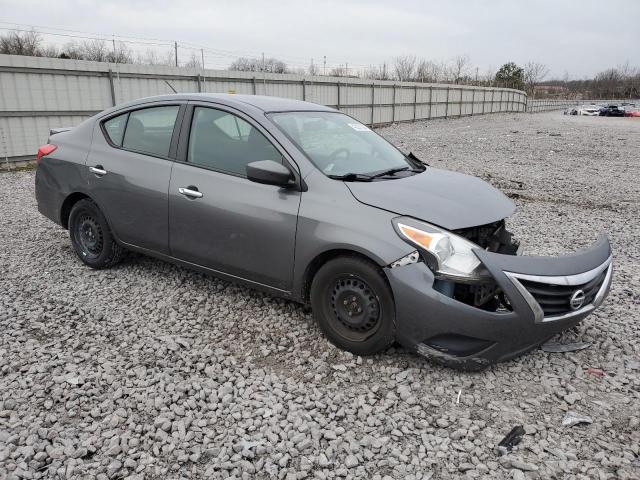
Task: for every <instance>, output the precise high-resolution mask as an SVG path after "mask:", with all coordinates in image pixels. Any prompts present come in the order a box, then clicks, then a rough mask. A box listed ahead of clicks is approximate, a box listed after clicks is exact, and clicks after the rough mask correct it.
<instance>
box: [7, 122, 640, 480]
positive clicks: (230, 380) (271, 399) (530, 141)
mask: <svg viewBox="0 0 640 480" xmlns="http://www.w3.org/2000/svg"><path fill="white" fill-rule="evenodd" d="M379 131H380V133H382V134H383V135H385V136H386V137H388V138H389V139H391V140H392V141H394V142H395V143H396V144H398V145H399V146H400V147H401V148H403V149H404V150H406V151H413V152H414V153H415V154H416V155H417V156H418V157H420V158H422V159H424V160H425V161H427V162H428V163H430V164H431V165H432V166H434V167H442V168H448V169H452V170H456V171H461V172H464V173H471V174H474V175H479V176H481V177H482V178H484V179H486V180H487V181H489V182H490V183H492V184H493V185H494V186H496V187H497V188H499V189H501V190H502V191H504V192H506V193H507V194H508V195H510V196H511V197H512V198H514V201H515V202H516V204H517V206H518V211H517V213H516V214H515V215H514V217H513V218H512V219H510V220H509V227H510V228H511V230H513V232H514V233H515V235H516V236H517V237H518V238H520V239H521V240H522V241H523V244H524V246H525V251H526V252H528V253H531V254H539V255H557V254H561V253H566V252H570V251H574V250H576V249H578V248H581V247H585V246H587V245H588V244H589V243H591V242H592V241H593V240H594V239H595V238H596V236H597V233H598V232H600V231H603V230H604V231H607V232H609V234H610V236H611V240H612V243H613V250H614V261H615V270H614V282H613V286H612V289H611V294H610V297H609V299H608V300H607V301H606V302H605V304H604V305H603V306H602V308H600V309H599V310H597V311H596V312H595V313H594V314H593V315H591V316H590V317H589V318H588V319H587V320H586V321H584V322H583V323H582V324H580V325H579V326H577V327H575V328H573V329H571V330H570V331H568V332H565V333H563V334H561V335H559V336H557V338H555V339H554V341H557V342H561V343H569V342H590V343H591V347H590V348H588V349H586V350H582V351H579V352H573V353H564V354H557V353H556V354H552V353H544V352H541V351H540V350H535V351H532V352H530V353H528V354H527V355H525V356H523V357H520V358H518V359H515V360H513V361H509V362H506V363H503V364H499V365H496V366H494V367H492V368H490V369H488V370H485V371H483V372H479V373H474V374H468V373H463V372H456V371H453V370H449V369H446V368H443V367H439V366H437V365H433V364H431V363H429V362H427V361H426V360H424V359H423V358H420V357H418V356H416V355H413V354H410V353H409V352H406V351H404V350H403V349H402V348H399V347H394V348H391V349H389V351H387V352H385V353H383V354H380V355H376V356H374V357H371V358H362V357H357V356H353V355H350V354H346V353H344V352H341V351H340V350H338V349H336V348H335V347H333V346H332V345H331V344H329V343H328V342H327V340H326V339H325V338H324V337H323V336H322V334H321V333H320V331H319V329H318V327H317V326H316V325H315V324H314V323H313V321H312V318H311V315H310V313H309V311H308V309H306V308H303V307H301V306H299V305H296V304H293V303H291V302H288V301H285V300H281V299H276V298H272V297H270V296H267V295H264V294H262V293H260V292H258V291H255V290H250V289H247V288H245V287H242V286H239V285H234V284H231V283H228V282H224V281H221V280H218V279H215V278H212V277H206V276H203V275H201V274H199V273H195V272H192V271H189V270H186V269H183V268H180V267H176V266H173V265H170V264H167V263H164V262H161V261H158V260H154V259H151V258H148V257H144V256H139V255H133V254H131V255H129V256H128V257H127V258H126V259H125V261H124V262H123V263H122V264H120V265H118V266H116V267H115V268H112V269H110V270H105V271H94V270H91V269H88V268H86V267H84V266H83V265H81V263H80V262H79V261H78V260H77V259H76V258H75V257H74V255H73V252H72V249H71V247H70V244H69V240H68V234H67V232H66V231H64V230H63V229H61V228H60V227H58V226H56V225H54V224H52V223H51V222H49V221H48V220H46V219H45V218H43V217H42V216H41V215H40V214H38V212H37V209H36V205H35V201H34V196H33V182H34V174H33V172H20V173H8V174H0V205H2V208H1V209H0V272H2V274H1V275H0V329H1V330H2V335H1V336H0V478H5V477H6V478H18V475H20V476H23V477H24V478H29V477H28V475H31V477H32V478H37V479H45V478H79V479H82V478H97V479H102V480H107V479H109V478H121V477H122V478H126V477H127V476H129V478H181V479H183V478H207V479H221V478H234V479H251V478H263V477H264V478H278V479H280V480H282V479H286V478H296V479H302V478H318V479H322V478H326V479H335V478H350V479H358V478H362V479H365V478H376V479H379V480H382V479H384V480H395V479H402V480H411V479H415V480H425V479H429V478H454V479H455V478H481V479H482V478H509V477H510V476H511V477H512V478H516V479H522V478H525V473H523V470H527V471H531V473H527V474H526V476H527V477H530V478H569V477H570V478H612V477H619V478H635V477H637V476H638V475H637V473H638V466H637V458H638V457H639V456H640V451H639V447H638V436H637V432H638V428H639V424H640V416H639V415H638V413H637V405H638V404H639V403H640V393H639V392H640V367H639V365H640V357H639V354H638V352H640V340H639V338H638V335H637V319H638V318H640V312H639V310H640V297H639V296H638V292H640V275H639V274H638V259H639V258H640V242H639V241H638V240H639V238H638V206H639V205H640V190H639V189H638V181H639V180H640V178H639V176H640V169H639V168H638V160H637V157H638V145H639V144H640V122H638V121H637V119H617V118H597V117H594V118H592V117H565V116H563V115H561V114H559V113H557V112H554V113H546V114H535V115H494V116H474V117H468V118H460V119H449V120H447V121H440V120H437V121H429V122H418V123H415V124H397V125H392V126H389V127H386V128H383V129H380V130H379ZM550 133H561V135H560V136H551V135H550ZM589 367H592V368H599V369H602V370H603V371H604V372H605V375H604V376H602V377H594V376H592V375H589V374H588V373H587V369H588V368H589ZM460 391H462V395H461V396H460V403H456V399H457V395H458V392H460ZM569 408H572V409H576V410H577V411H579V412H580V413H581V414H584V415H588V416H590V417H591V418H592V419H593V423H592V424H590V425H582V426H576V427H573V428H567V427H563V426H562V425H561V421H560V419H562V418H563V416H564V415H565V413H566V411H567V410H568V409H569ZM515 425H523V426H524V428H525V432H526V435H525V436H524V438H523V439H522V443H521V444H520V445H519V446H517V447H516V448H515V449H514V451H513V452H512V453H511V454H509V455H505V456H504V457H500V459H498V458H497V457H496V456H495V454H494V452H493V449H494V447H495V446H496V445H497V444H498V443H499V442H500V440H501V439H502V438H503V437H504V435H505V433H506V432H509V431H510V430H511V429H512V428H513V426H515ZM634 462H636V463H634ZM376 474H377V476H376ZM260 475H262V477H260Z"/></svg>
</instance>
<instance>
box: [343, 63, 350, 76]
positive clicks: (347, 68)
mask: <svg viewBox="0 0 640 480" xmlns="http://www.w3.org/2000/svg"><path fill="white" fill-rule="evenodd" d="M344 70H345V73H344V74H345V76H346V77H348V76H349V62H345V64H344Z"/></svg>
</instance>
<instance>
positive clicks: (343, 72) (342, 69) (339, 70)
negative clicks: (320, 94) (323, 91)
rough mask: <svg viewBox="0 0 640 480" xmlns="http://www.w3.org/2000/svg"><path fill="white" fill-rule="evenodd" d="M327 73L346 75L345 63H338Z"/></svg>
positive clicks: (339, 75) (337, 75) (335, 75)
mask: <svg viewBox="0 0 640 480" xmlns="http://www.w3.org/2000/svg"><path fill="white" fill-rule="evenodd" d="M329 75H331V76H332V77H347V76H348V72H347V67H346V66H345V65H338V66H337V67H334V68H332V69H331V70H330V71H329Z"/></svg>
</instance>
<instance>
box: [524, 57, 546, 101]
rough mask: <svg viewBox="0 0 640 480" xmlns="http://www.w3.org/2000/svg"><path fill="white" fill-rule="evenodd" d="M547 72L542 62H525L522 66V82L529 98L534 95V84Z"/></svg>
mask: <svg viewBox="0 0 640 480" xmlns="http://www.w3.org/2000/svg"><path fill="white" fill-rule="evenodd" d="M548 74H549V69H548V68H547V66H546V65H544V64H543V63H536V62H527V63H526V64H525V66H524V84H525V88H526V89H527V93H528V94H529V95H531V98H534V97H535V90H536V85H538V84H539V83H540V82H541V81H542V80H544V77H546V76H547V75H548Z"/></svg>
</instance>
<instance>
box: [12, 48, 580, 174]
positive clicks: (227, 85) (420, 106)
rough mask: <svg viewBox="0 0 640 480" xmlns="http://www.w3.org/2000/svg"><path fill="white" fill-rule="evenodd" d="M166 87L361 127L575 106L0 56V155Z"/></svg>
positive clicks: (483, 92)
mask: <svg viewBox="0 0 640 480" xmlns="http://www.w3.org/2000/svg"><path fill="white" fill-rule="evenodd" d="M173 89H175V90H176V91H178V92H209V93H236V94H250V95H272V96H278V97H286V98H294V99H299V100H306V101H309V102H314V103H319V104H323V105H328V106H331V107H334V108H337V109H339V110H341V111H343V112H344V113H346V114H348V115H351V116H353V117H355V118H357V119H358V120H360V121H361V122H363V123H366V124H369V125H384V124H389V123H393V122H404V121H415V120H422V119H431V118H447V117H461V116H466V115H478V114H486V113H496V112H525V111H532V112H537V111H544V110H550V109H559V108H565V107H566V106H569V105H575V102H567V101H554V100H533V101H529V102H527V95H526V93H524V92H522V91H519V90H513V89H508V88H486V87H475V86H468V85H450V84H429V83H409V82H391V81H371V80H370V81H365V80H363V79H359V78H344V77H324V76H316V77H305V76H300V75H291V74H285V75H282V74H263V73H262V72H257V73H254V72H230V71H226V70H202V69H200V70H198V69H190V68H177V67H164V66H146V65H125V64H108V63H102V62H88V61H83V60H63V59H57V58H39V57H23V56H16V55H0V155H2V157H4V158H3V160H6V162H7V163H9V162H16V161H22V160H31V159H33V156H34V152H35V151H36V150H37V148H38V145H40V144H42V143H43V142H45V141H46V139H47V136H48V134H49V130H50V129H51V128H55V127H64V126H74V125H77V124H78V123H80V122H81V121H82V120H84V119H86V118H88V117H89V116H91V115H93V114H95V113H97V112H99V111H101V110H104V109H105V108H109V107H111V106H114V105H117V104H121V103H124V102H127V101H129V100H134V99H137V98H141V97H148V96H151V95H161V94H167V93H172V92H173Z"/></svg>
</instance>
